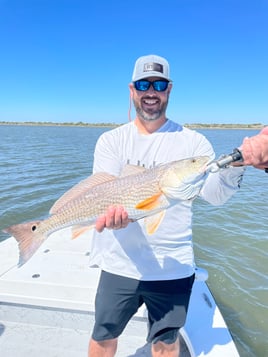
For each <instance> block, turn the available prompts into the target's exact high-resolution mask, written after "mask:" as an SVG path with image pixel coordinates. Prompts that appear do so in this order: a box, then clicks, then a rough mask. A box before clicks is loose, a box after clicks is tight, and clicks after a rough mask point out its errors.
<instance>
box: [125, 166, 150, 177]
mask: <svg viewBox="0 0 268 357" xmlns="http://www.w3.org/2000/svg"><path fill="white" fill-rule="evenodd" d="M145 170H146V169H145V167H143V166H137V165H126V166H125V167H124V168H123V170H122V171H121V173H120V177H125V176H131V175H135V174H138V173H141V172H144V171H145Z"/></svg>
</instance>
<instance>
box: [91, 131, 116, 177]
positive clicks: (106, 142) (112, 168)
mask: <svg viewBox="0 0 268 357" xmlns="http://www.w3.org/2000/svg"><path fill="white" fill-rule="evenodd" d="M116 142H117V141H116V138H115V133H114V132H113V133H112V131H110V132H106V133H104V134H102V135H101V136H100V137H99V139H98V141H97V143H96V146H95V151H94V161H93V173H96V172H107V173H110V174H112V175H115V176H119V174H120V172H121V170H122V163H121V160H120V153H119V147H118V146H119V143H118V142H117V145H116Z"/></svg>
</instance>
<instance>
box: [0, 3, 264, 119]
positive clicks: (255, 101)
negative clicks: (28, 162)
mask: <svg viewBox="0 0 268 357" xmlns="http://www.w3.org/2000/svg"><path fill="white" fill-rule="evenodd" d="M148 54H157V55H160V56H163V57H165V58H166V59H167V60H168V61H169V64H170V72H171V78H172V80H173V89H172V92H171V94H170V99H169V106H168V110H167V116H168V118H170V119H172V120H174V121H176V122H179V123H181V124H190V123H241V124H252V123H261V124H266V125H267V124H268V0H165V1H161V0H135V1H130V0H121V1H119V0H118V1H116V0H110V1H108V0H102V1H97V0H0V121H7V122H14V121H16V122H20V121H36V122H47V121H48V122H58V123H61V122H80V121H81V122H84V123H126V122H128V120H129V119H128V110H129V88H128V84H129V83H130V82H131V76H132V72H133V67H134V63H135V61H136V59H137V58H138V57H140V56H143V55H148ZM131 117H132V119H134V117H135V111H134V109H133V108H132V111H131Z"/></svg>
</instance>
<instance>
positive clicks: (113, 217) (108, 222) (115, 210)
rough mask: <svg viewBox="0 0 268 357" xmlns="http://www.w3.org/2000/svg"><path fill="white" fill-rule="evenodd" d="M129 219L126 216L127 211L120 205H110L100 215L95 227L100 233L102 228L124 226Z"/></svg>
mask: <svg viewBox="0 0 268 357" xmlns="http://www.w3.org/2000/svg"><path fill="white" fill-rule="evenodd" d="M129 222H131V220H130V219H129V218H128V213H127V212H126V211H125V209H124V207H122V206H111V207H109V208H108V210H107V212H106V214H104V215H101V216H100V217H99V218H98V219H97V221H96V223H95V229H96V231H98V232H99V233H101V232H102V231H103V230H104V228H108V229H120V228H125V227H126V226H127V225H128V224H129Z"/></svg>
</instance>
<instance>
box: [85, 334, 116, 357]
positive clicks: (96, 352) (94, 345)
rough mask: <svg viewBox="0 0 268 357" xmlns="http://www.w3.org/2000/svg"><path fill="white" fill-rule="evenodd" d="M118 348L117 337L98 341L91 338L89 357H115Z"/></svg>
mask: <svg viewBox="0 0 268 357" xmlns="http://www.w3.org/2000/svg"><path fill="white" fill-rule="evenodd" d="M116 349H117V338H114V339H110V340H104V341H96V340H94V339H93V338H91V340H90V342H89V347H88V357H100V356H103V357H113V356H114V355H115V353H116Z"/></svg>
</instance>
